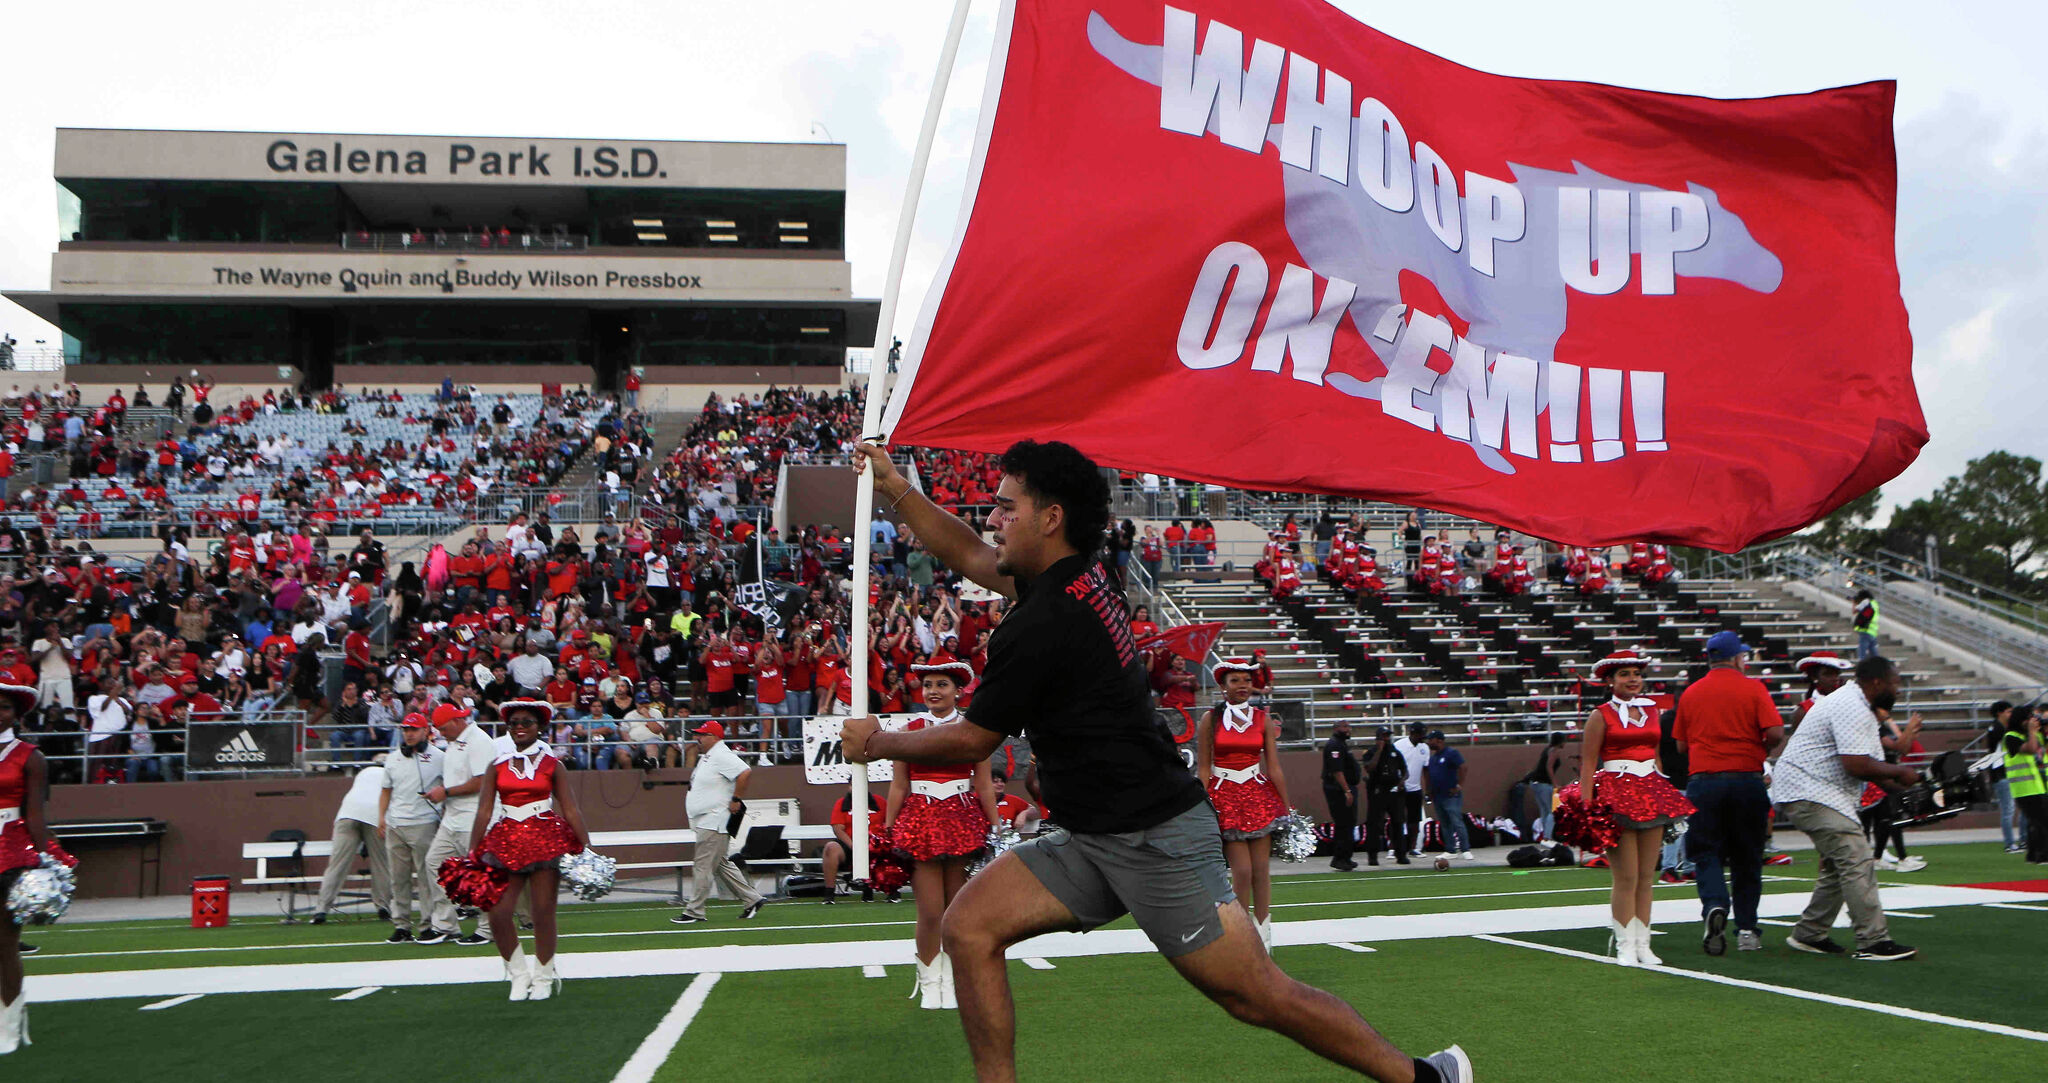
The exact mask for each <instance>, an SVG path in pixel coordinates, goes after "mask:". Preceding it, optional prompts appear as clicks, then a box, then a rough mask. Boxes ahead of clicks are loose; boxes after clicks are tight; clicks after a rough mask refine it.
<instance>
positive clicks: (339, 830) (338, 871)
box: [313, 752, 391, 925]
mask: <svg viewBox="0 0 2048 1083" xmlns="http://www.w3.org/2000/svg"><path fill="white" fill-rule="evenodd" d="M383 763H384V754H383V753H381V752H380V753H378V754H377V755H376V756H375V757H373V758H372V759H371V761H370V766H368V767H365V768H363V769H362V770H361V771H358V772H357V773H356V780H355V783H354V784H353V785H351V786H350V787H349V788H348V796H346V797H343V798H342V799H341V808H339V809H337V810H336V811H335V813H334V835H333V839H334V851H333V853H331V854H330V855H328V858H327V875H326V876H325V877H323V878H322V879H321V881H320V898H319V899H318V900H317V901H315V902H314V903H313V924H315V925H325V924H327V912H328V911H329V910H332V909H334V900H335V899H336V898H338V897H339V896H340V895H341V882H342V881H343V880H346V879H348V874H349V873H351V872H354V871H355V867H356V851H358V850H367V851H369V854H370V901H371V902H372V903H374V904H376V907H377V910H378V912H379V913H388V912H389V911H390V909H391V869H390V866H388V865H386V864H385V863H384V840H382V839H380V838H378V837H377V805H378V799H379V796H380V795H381V794H382V793H383V792H384V786H385V782H384V767H383Z"/></svg>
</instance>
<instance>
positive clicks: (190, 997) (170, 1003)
mask: <svg viewBox="0 0 2048 1083" xmlns="http://www.w3.org/2000/svg"><path fill="white" fill-rule="evenodd" d="M205 995H206V994H205V993H186V994H185V995H184V996H177V997H172V998H171V999H169V1000H159V1001H157V1002H156V1003H154V1004H144V1005H143V1006H142V1008H141V1010H142V1011H145V1012H160V1011H163V1010H164V1009H165V1008H175V1007H177V1006H178V1005H180V1004H190V1003H191V1002H193V1001H195V1000H198V999H199V998H200V997H203V996H205Z"/></svg>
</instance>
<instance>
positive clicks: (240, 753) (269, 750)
mask: <svg viewBox="0 0 2048 1083" xmlns="http://www.w3.org/2000/svg"><path fill="white" fill-rule="evenodd" d="M298 743H299V724H298V721H297V720H295V719H289V718H266V719H255V720H250V719H225V720H222V721H218V722H210V721H209V722H200V721H194V722H192V723H191V728H190V729H189V730H188V731H186V737H185V770H186V772H187V773H188V774H194V775H197V774H208V773H213V772H219V771H285V770H290V769H291V768H292V767H293V766H295V764H296V757H295V753H296V752H297V751H298Z"/></svg>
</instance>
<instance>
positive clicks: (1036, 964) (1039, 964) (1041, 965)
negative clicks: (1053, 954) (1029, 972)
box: [1024, 956, 1053, 970]
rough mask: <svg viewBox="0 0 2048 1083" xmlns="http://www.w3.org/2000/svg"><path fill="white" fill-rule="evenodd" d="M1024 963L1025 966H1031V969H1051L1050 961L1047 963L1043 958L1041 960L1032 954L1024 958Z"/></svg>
mask: <svg viewBox="0 0 2048 1083" xmlns="http://www.w3.org/2000/svg"><path fill="white" fill-rule="evenodd" d="M1024 965H1025V966H1028V967H1030V968H1031V969H1033V970H1051V969H1053V965H1052V964H1051V963H1048V962H1046V961H1045V960H1043V959H1040V958H1037V957H1036V956H1032V957H1029V958H1026V959H1025V960H1024Z"/></svg>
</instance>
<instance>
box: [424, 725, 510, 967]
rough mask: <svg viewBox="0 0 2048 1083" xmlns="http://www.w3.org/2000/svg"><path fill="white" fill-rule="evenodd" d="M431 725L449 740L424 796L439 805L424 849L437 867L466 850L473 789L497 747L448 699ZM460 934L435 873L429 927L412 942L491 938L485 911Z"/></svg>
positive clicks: (472, 821) (473, 808) (473, 806)
mask: <svg viewBox="0 0 2048 1083" xmlns="http://www.w3.org/2000/svg"><path fill="white" fill-rule="evenodd" d="M434 729H435V730H436V731H438V732H439V733H440V734H441V736H442V737H444V738H446V739H447V741H448V748H447V750H446V753H445V755H443V756H442V758H441V784H440V785H439V786H430V787H428V788H427V800H429V801H431V802H433V803H435V804H437V805H440V806H441V826H440V828H439V829H437V830H436V831H435V832H434V841H433V844H432V845H430V846H428V847H427V868H429V869H434V870H438V869H440V867H441V863H442V862H443V861H446V860H448V859H449V858H451V857H461V856H462V855H464V854H467V853H469V849H470V847H469V842H470V840H469V833H470V828H472V827H474V826H475V825H476V803H477V792H478V791H480V790H482V789H483V786H484V776H485V775H487V774H489V773H490V770H491V765H492V764H493V763H495V762H496V761H497V759H498V749H497V746H496V745H494V744H493V743H492V742H491V735H490V734H488V733H485V732H484V731H483V729H482V727H480V726H478V725H477V724H476V722H475V721H473V720H472V718H471V715H470V713H469V712H468V711H466V710H464V709H462V708H461V707H458V706H456V705H455V704H453V703H443V704H441V705H440V706H438V707H436V708H434ZM461 933H462V923H461V920H460V919H459V918H458V917H457V915H456V913H455V904H454V903H453V902H450V901H449V900H448V896H447V894H446V893H444V892H443V891H442V890H441V883H440V880H439V878H438V877H436V879H435V880H434V916H433V920H432V923H431V927H430V928H428V929H427V932H426V935H424V936H421V937H419V938H418V941H417V942H418V943H421V944H441V943H445V942H447V941H448V940H449V939H451V938H452V939H454V941H455V942H456V943H457V944H487V943H489V942H490V939H491V917H490V915H489V914H485V915H483V916H481V917H479V918H478V919H477V923H476V931H475V932H473V933H470V934H469V935H467V936H463V935H461Z"/></svg>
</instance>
